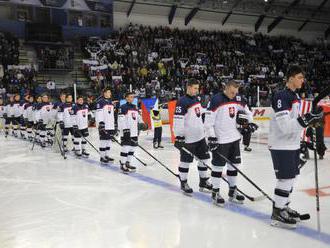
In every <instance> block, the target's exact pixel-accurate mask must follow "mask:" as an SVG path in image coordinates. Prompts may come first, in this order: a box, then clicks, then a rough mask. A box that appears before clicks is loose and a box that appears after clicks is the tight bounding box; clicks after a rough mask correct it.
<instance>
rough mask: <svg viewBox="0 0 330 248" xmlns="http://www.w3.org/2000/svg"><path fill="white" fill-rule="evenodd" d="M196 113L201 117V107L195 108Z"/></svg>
mask: <svg viewBox="0 0 330 248" xmlns="http://www.w3.org/2000/svg"><path fill="white" fill-rule="evenodd" d="M195 113H196V116H197V117H198V118H199V117H201V110H200V108H199V107H197V108H195Z"/></svg>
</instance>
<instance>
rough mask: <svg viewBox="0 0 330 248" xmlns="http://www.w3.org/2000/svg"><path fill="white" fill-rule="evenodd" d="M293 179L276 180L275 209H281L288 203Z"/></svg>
mask: <svg viewBox="0 0 330 248" xmlns="http://www.w3.org/2000/svg"><path fill="white" fill-rule="evenodd" d="M292 185H293V179H278V180H277V182H276V187H275V191H274V201H275V207H276V208H280V209H283V208H284V207H285V206H286V204H287V203H288V201H289V196H290V191H291V189H292Z"/></svg>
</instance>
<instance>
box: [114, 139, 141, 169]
mask: <svg viewBox="0 0 330 248" xmlns="http://www.w3.org/2000/svg"><path fill="white" fill-rule="evenodd" d="M111 140H113V141H114V142H116V143H117V144H118V145H120V146H122V145H121V143H120V142H119V141H118V140H117V139H116V138H115V137H113V138H112V139H111ZM133 157H134V158H135V159H136V160H137V161H139V162H140V163H141V164H143V165H144V166H147V164H146V163H145V162H143V161H142V160H141V159H139V158H138V157H136V156H135V155H133Z"/></svg>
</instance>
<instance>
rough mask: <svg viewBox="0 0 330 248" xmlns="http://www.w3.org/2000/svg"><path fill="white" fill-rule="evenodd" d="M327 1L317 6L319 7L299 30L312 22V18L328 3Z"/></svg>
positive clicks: (324, 0)
mask: <svg viewBox="0 0 330 248" xmlns="http://www.w3.org/2000/svg"><path fill="white" fill-rule="evenodd" d="M327 2H328V0H323V1H322V3H320V5H319V6H318V7H317V9H316V10H314V11H313V13H312V15H311V17H310V18H308V19H306V20H305V21H304V23H303V24H301V26H300V27H299V28H298V32H300V31H301V30H303V28H304V27H305V26H306V24H307V23H309V22H310V19H312V18H314V17H315V16H316V14H317V13H318V12H319V11H320V10H321V9H322V8H323V7H324V5H326V3H327Z"/></svg>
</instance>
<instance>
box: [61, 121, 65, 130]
mask: <svg viewBox="0 0 330 248" xmlns="http://www.w3.org/2000/svg"><path fill="white" fill-rule="evenodd" d="M60 128H61V129H62V130H63V129H64V122H63V121H60Z"/></svg>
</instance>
